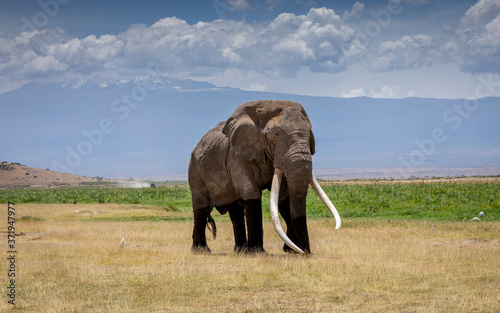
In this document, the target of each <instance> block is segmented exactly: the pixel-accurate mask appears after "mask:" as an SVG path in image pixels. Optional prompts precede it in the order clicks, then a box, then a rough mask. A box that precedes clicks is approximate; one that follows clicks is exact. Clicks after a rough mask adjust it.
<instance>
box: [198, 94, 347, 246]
mask: <svg viewBox="0 0 500 313" xmlns="http://www.w3.org/2000/svg"><path fill="white" fill-rule="evenodd" d="M314 152H315V142H314V135H313V133H312V129H311V123H310V121H309V118H308V116H307V114H306V112H305V110H304V108H303V107H302V106H301V105H300V104H299V103H297V102H290V101H281V100H279V101H271V100H261V101H252V102H247V103H244V104H242V105H240V106H239V107H238V108H237V109H236V110H235V111H234V113H233V114H232V115H231V117H230V118H229V119H228V120H227V121H226V122H221V123H219V124H218V125H217V126H216V127H215V128H213V129H211V130H210V131H208V132H207V133H206V134H205V135H204V136H203V138H202V139H201V140H200V142H199V143H198V144H197V146H196V147H195V148H194V150H193V152H192V154H191V160H190V162H189V186H190V188H191V193H192V202H193V215H194V229H193V245H192V251H193V252H194V253H210V249H209V248H208V246H207V241H206V234H205V228H206V227H207V226H208V225H210V224H211V225H212V231H213V232H214V235H215V223H214V222H213V219H212V218H211V216H210V213H211V212H212V210H213V208H214V207H215V208H216V209H217V210H218V211H219V212H220V213H221V214H225V213H227V212H229V216H230V219H231V222H232V224H233V231H234V239H235V246H234V249H235V251H238V252H239V251H244V252H264V253H265V250H264V247H263V228H262V201H261V198H262V190H264V189H271V208H270V211H271V218H272V222H273V225H274V227H275V229H276V231H277V232H278V235H279V236H280V237H281V238H282V239H283V241H284V242H285V244H284V247H283V250H284V251H285V252H293V251H296V252H298V253H304V254H309V253H310V252H311V249H310V246H309V235H308V231H307V224H306V196H307V190H308V186H309V184H311V185H312V186H313V188H314V190H315V191H316V192H317V193H318V195H320V197H321V199H322V200H323V202H324V203H325V204H326V206H327V207H328V208H329V209H330V211H331V212H332V214H333V215H334V217H335V222H336V229H338V228H339V227H340V223H341V222H340V217H339V214H338V212H337V210H336V209H335V207H334V206H333V204H332V203H331V202H330V200H329V199H328V197H327V196H326V195H325V193H324V192H323V190H322V189H321V187H320V186H319V184H318V183H317V181H316V179H315V178H314V176H313V174H312V157H311V155H313V154H314ZM278 211H279V213H280V214H281V216H282V217H283V219H284V220H285V223H286V226H287V231H286V234H285V232H284V231H283V228H282V227H281V225H280V221H279V217H278ZM245 219H246V227H245ZM247 230H248V237H247Z"/></svg>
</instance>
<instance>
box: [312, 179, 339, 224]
mask: <svg viewBox="0 0 500 313" xmlns="http://www.w3.org/2000/svg"><path fill="white" fill-rule="evenodd" d="M310 183H311V186H312V187H313V189H314V191H315V192H316V193H317V194H318V196H319V197H320V199H321V201H323V203H324V204H325V205H326V206H327V207H328V210H330V212H332V214H333V217H334V218H335V229H339V228H340V224H341V221H340V215H339V212H337V209H336V208H335V206H334V205H333V203H332V201H330V199H328V196H327V195H326V193H325V192H324V191H323V188H321V186H320V185H319V183H318V181H317V180H316V177H314V175H312V177H311V182H310Z"/></svg>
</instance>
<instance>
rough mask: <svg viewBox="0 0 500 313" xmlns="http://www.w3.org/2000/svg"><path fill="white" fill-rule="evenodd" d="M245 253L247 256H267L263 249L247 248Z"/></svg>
mask: <svg viewBox="0 0 500 313" xmlns="http://www.w3.org/2000/svg"><path fill="white" fill-rule="evenodd" d="M247 253H248V254H255V255H258V254H263V255H268V253H267V251H266V250H264V248H263V247H249V248H248V249H247Z"/></svg>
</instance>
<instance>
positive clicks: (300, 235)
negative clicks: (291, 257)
mask: <svg viewBox="0 0 500 313" xmlns="http://www.w3.org/2000/svg"><path fill="white" fill-rule="evenodd" d="M305 172H306V173H307V171H305ZM282 177H283V172H282V171H281V170H279V169H278V168H276V169H275V171H274V177H273V182H272V186H271V206H270V212H271V219H272V222H273V225H274V229H275V230H276V232H277V233H278V235H279V236H280V237H281V239H282V240H283V241H284V242H285V243H286V244H287V245H288V246H289V247H290V248H292V249H293V250H295V251H297V252H299V253H303V254H304V253H305V254H308V253H310V248H309V239H308V234H307V226H306V223H305V222H306V220H305V218H306V216H305V208H306V203H305V202H306V195H307V186H306V188H305V194H303V193H304V191H302V190H301V189H303V188H298V186H296V185H295V184H294V183H293V181H292V182H291V181H290V180H289V179H288V177H287V182H288V184H289V187H288V188H289V195H290V211H291V212H290V213H291V217H292V222H293V223H294V230H295V232H296V235H297V239H298V240H299V244H300V245H301V246H302V247H303V249H304V250H305V251H304V250H303V249H301V248H299V247H298V246H297V245H296V244H295V243H294V242H292V241H291V240H290V238H288V236H287V235H286V233H285V232H284V230H283V228H282V227H281V224H280V219H279V215H278V199H279V193H280V186H281V180H282ZM305 182H307V183H310V184H311V186H312V187H313V189H314V191H315V192H316V193H317V194H318V196H319V197H320V199H321V200H322V201H323V203H324V204H325V205H326V206H327V207H328V209H329V210H330V212H331V213H332V214H333V216H334V218H335V224H336V227H335V229H339V227H340V224H341V220H340V215H339V213H338V211H337V209H336V208H335V206H334V205H333V203H332V202H331V201H330V199H329V198H328V196H327V195H326V194H325V192H324V191H323V189H322V188H321V186H320V185H319V183H318V181H317V180H316V178H315V177H314V175H312V173H311V174H310V177H309V179H306V180H305ZM294 185H295V186H294ZM295 221H296V222H295Z"/></svg>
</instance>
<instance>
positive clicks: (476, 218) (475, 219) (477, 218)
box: [471, 216, 481, 221]
mask: <svg viewBox="0 0 500 313" xmlns="http://www.w3.org/2000/svg"><path fill="white" fill-rule="evenodd" d="M480 220H481V219H480V218H479V217H477V216H476V217H474V218H473V219H471V221H480Z"/></svg>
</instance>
